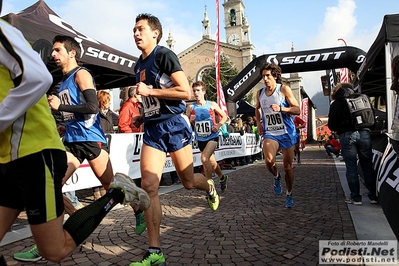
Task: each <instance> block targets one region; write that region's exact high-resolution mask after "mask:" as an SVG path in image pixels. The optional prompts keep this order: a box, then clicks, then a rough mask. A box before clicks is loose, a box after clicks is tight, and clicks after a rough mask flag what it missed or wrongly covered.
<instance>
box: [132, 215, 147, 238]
mask: <svg viewBox="0 0 399 266" xmlns="http://www.w3.org/2000/svg"><path fill="white" fill-rule="evenodd" d="M134 216H135V217H136V229H135V230H134V232H135V233H136V235H138V236H139V235H141V234H142V233H143V232H144V231H145V229H146V228H147V224H146V223H145V216H144V211H142V212H140V213H139V214H135V215H134Z"/></svg>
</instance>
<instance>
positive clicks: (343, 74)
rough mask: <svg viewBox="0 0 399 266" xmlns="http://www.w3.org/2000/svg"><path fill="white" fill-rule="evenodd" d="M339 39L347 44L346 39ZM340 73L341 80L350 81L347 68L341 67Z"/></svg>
mask: <svg viewBox="0 0 399 266" xmlns="http://www.w3.org/2000/svg"><path fill="white" fill-rule="evenodd" d="M338 41H342V42H343V43H344V45H345V46H347V45H346V42H345V40H344V39H342V38H339V39H338ZM339 75H340V82H345V83H349V82H350V79H349V71H348V69H347V68H341V69H340V71H339Z"/></svg>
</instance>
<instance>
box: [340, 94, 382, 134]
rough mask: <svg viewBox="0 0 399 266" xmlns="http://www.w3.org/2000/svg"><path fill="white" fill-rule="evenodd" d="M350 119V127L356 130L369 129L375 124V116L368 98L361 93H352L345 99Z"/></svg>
mask: <svg viewBox="0 0 399 266" xmlns="http://www.w3.org/2000/svg"><path fill="white" fill-rule="evenodd" d="M345 100H346V103H347V105H348V108H349V112H350V115H351V118H352V125H353V126H354V127H355V128H356V129H363V128H370V127H373V126H374V124H375V114H374V109H373V106H372V105H371V102H370V98H369V97H368V96H367V95H365V94H361V93H354V94H351V95H350V96H348V97H345Z"/></svg>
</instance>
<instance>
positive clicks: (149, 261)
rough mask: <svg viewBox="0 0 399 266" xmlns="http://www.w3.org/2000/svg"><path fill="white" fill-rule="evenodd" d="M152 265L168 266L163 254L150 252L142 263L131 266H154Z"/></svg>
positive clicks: (131, 265)
mask: <svg viewBox="0 0 399 266" xmlns="http://www.w3.org/2000/svg"><path fill="white" fill-rule="evenodd" d="M152 265H157V266H166V262H165V257H164V256H163V253H159V254H158V253H150V252H149V251H147V253H145V255H144V257H143V260H142V261H140V262H132V263H130V266H152Z"/></svg>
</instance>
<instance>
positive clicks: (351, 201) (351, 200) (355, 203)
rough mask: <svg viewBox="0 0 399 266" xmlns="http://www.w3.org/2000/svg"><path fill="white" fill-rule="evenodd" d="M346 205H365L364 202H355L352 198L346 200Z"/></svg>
mask: <svg viewBox="0 0 399 266" xmlns="http://www.w3.org/2000/svg"><path fill="white" fill-rule="evenodd" d="M345 203H348V204H353V205H363V202H361V201H355V200H354V199H352V198H348V199H346V200H345Z"/></svg>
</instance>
